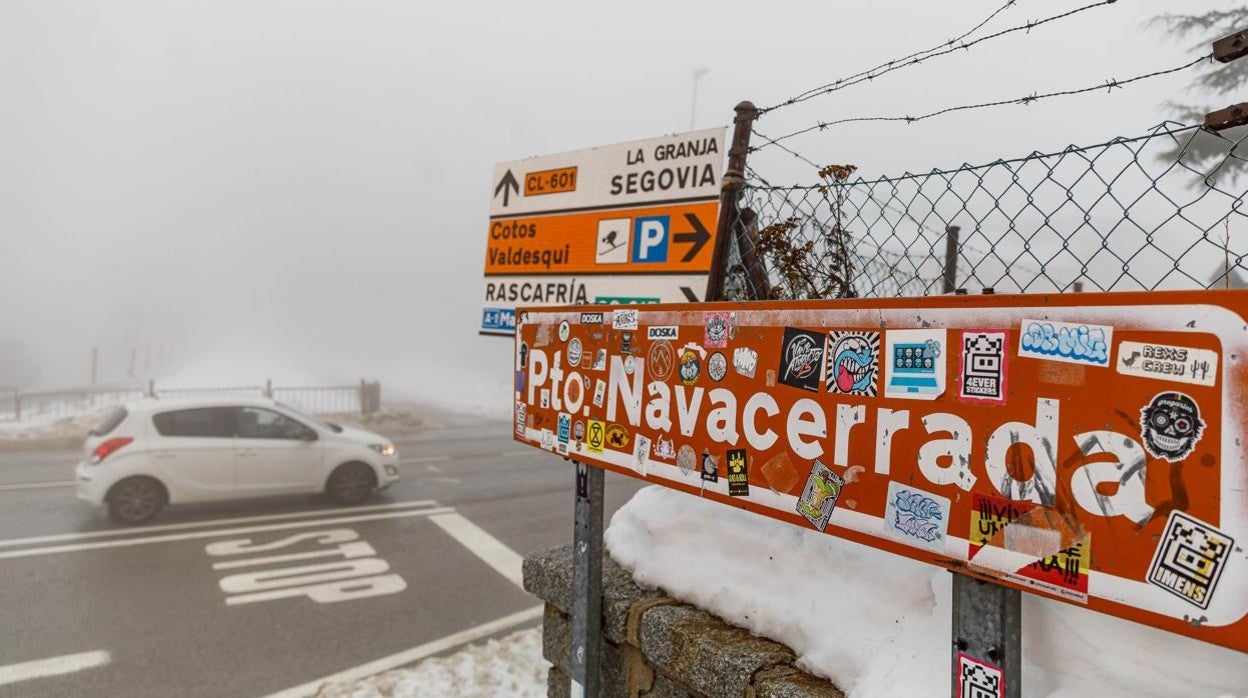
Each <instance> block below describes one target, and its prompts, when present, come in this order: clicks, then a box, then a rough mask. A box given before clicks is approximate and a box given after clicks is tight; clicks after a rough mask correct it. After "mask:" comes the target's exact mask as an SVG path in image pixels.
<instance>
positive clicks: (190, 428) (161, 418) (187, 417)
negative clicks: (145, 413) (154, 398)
mask: <svg viewBox="0 0 1248 698" xmlns="http://www.w3.org/2000/svg"><path fill="white" fill-rule="evenodd" d="M152 423H153V424H155V425H156V431H158V432H160V435H161V436H205V437H232V436H234V410H233V409H232V408H229V407H201V408H196V409H191V410H173V411H170V412H161V413H159V414H156V415H153V416H152Z"/></svg>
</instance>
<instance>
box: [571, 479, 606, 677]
mask: <svg viewBox="0 0 1248 698" xmlns="http://www.w3.org/2000/svg"><path fill="white" fill-rule="evenodd" d="M575 465H576V511H575V526H574V528H573V531H572V677H571V678H572V684H571V695H572V696H573V697H574V698H576V697H578V696H587V697H588V698H598V695H599V688H600V686H599V682H600V681H601V677H602V496H603V479H604V478H603V472H602V470H601V469H599V468H591V467H590V466H589V465H587V464H585V463H582V462H577V463H576V464H575Z"/></svg>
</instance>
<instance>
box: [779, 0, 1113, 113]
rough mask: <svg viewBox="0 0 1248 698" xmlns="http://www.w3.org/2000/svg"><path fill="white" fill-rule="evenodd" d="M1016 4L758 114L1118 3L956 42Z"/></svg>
mask: <svg viewBox="0 0 1248 698" xmlns="http://www.w3.org/2000/svg"><path fill="white" fill-rule="evenodd" d="M1016 1H1017V0H1009V2H1006V3H1005V4H1004V5H1002V6H1001V7H1000V8H998V9H997V10H996V11H995V12H993V13H992V14H991V15H989V16H988V18H987V19H985V20H983V21H982V22H980V23H979V24H977V25H975V26H974V27H972V28H971V29H970V30H969V31H967V32H966V33H964V34H962V35H961V36H958V37H957V38H954V39H950V40H949V41H947V42H945V43H942V44H938V45H936V46H933V47H932V48H929V49H926V50H923V51H918V52H916V53H912V54H910V55H909V56H905V57H903V58H898V59H894V60H891V61H888V62H887V63H882V64H880V65H877V66H876V67H874V68H870V69H868V70H864V71H861V72H858V73H855V74H853V75H848V76H846V77H843V78H838V79H837V80H835V81H833V82H830V83H826V84H824V85H820V86H818V87H815V88H812V89H809V90H806V91H805V92H801V93H799V94H797V95H794V96H793V97H790V98H788V99H786V100H785V101H783V102H780V103H778V104H774V105H772V106H770V107H765V108H763V109H761V110H759V114H760V115H762V114H765V113H767V112H769V111H773V110H776V109H781V108H783V107H788V106H792V105H794V104H798V103H800V102H805V101H807V100H810V99H814V98H815V97H819V96H822V95H826V94H831V93H833V92H837V91H839V90H843V89H845V88H847V87H852V86H853V85H857V84H860V83H863V82H867V81H869V80H874V79H876V78H878V77H881V76H883V75H886V74H888V73H891V72H893V71H894V70H901V69H902V68H908V67H911V66H915V65H918V64H920V63H922V62H923V61H926V60H928V59H930V58H937V57H939V56H945V55H948V54H951V53H956V52H957V51H963V50H970V49H971V47H973V46H976V45H978V44H981V43H983V42H985V41H990V40H992V39H997V38H1000V37H1002V36H1006V35H1008V34H1013V33H1016V32H1020V31H1024V32H1027V33H1029V34H1030V33H1031V30H1032V29H1035V28H1036V27H1039V26H1042V25H1045V24H1049V23H1050V22H1056V21H1058V20H1061V19H1065V18H1067V17H1070V16H1072V15H1076V14H1079V13H1081V12H1085V11H1087V10H1091V9H1094V8H1097V7H1101V6H1103V5H1112V4H1114V3H1115V2H1117V0H1101V2H1094V3H1091V4H1088V5H1084V6H1082V7H1077V8H1075V9H1073V10H1069V11H1067V12H1062V13H1060V14H1056V15H1052V16H1050V17H1046V18H1044V19H1040V20H1034V21H1031V22H1027V23H1026V24H1020V25H1018V26H1015V27H1010V28H1008V29H1003V30H1001V31H999V32H996V33H993V34H989V35H987V36H982V37H980V38H978V39H975V40H973V41H970V42H966V43H959V42H961V41H962V40H963V39H965V38H966V37H968V36H970V35H971V34H974V33H975V32H976V31H978V30H979V29H980V28H981V27H983V26H984V25H985V24H987V23H988V22H990V21H991V20H992V19H993V18H994V17H996V16H997V15H998V14H1000V13H1001V12H1002V11H1004V10H1006V9H1008V8H1009V7H1010V6H1012V5H1014V4H1015V2H1016ZM955 43H956V44H958V45H957V46H954V45H953V44H955ZM941 47H946V48H945V49H944V50H943V51H942V50H939V49H940V48H941ZM924 54H928V55H924ZM877 71H878V72H877Z"/></svg>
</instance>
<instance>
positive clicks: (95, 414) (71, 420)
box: [0, 407, 113, 448]
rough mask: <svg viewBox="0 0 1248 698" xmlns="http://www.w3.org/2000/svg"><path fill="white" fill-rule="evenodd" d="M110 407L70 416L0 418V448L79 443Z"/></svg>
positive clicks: (78, 444)
mask: <svg viewBox="0 0 1248 698" xmlns="http://www.w3.org/2000/svg"><path fill="white" fill-rule="evenodd" d="M112 409H113V408H112V407H102V408H97V409H94V410H91V411H89V412H84V413H83V414H78V415H74V416H72V417H59V416H56V417H53V416H42V415H37V416H34V417H25V418H23V419H22V421H20V422H0V448H6V447H17V446H22V445H27V444H29V445H32V446H36V445H37V446H40V447H50V446H64V447H70V446H81V445H82V442H83V440H84V439H86V438H87V432H89V431H91V430H92V429H94V428H95V427H97V426H99V424H100V422H102V421H103V420H104V415H105V414H107V413H108V412H109V411H110V410H112Z"/></svg>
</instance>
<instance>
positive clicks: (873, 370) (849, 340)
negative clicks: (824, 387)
mask: <svg viewBox="0 0 1248 698" xmlns="http://www.w3.org/2000/svg"><path fill="white" fill-rule="evenodd" d="M828 343H829V345H830V347H831V348H830V349H829V350H828V353H827V374H828V392H834V393H843V394H845V395H867V396H870V397H874V396H875V391H876V388H875V376H876V374H877V373H878V372H879V364H878V356H879V353H880V333H878V332H852V333H851V332H834V333H831V334H829V335H828Z"/></svg>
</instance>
